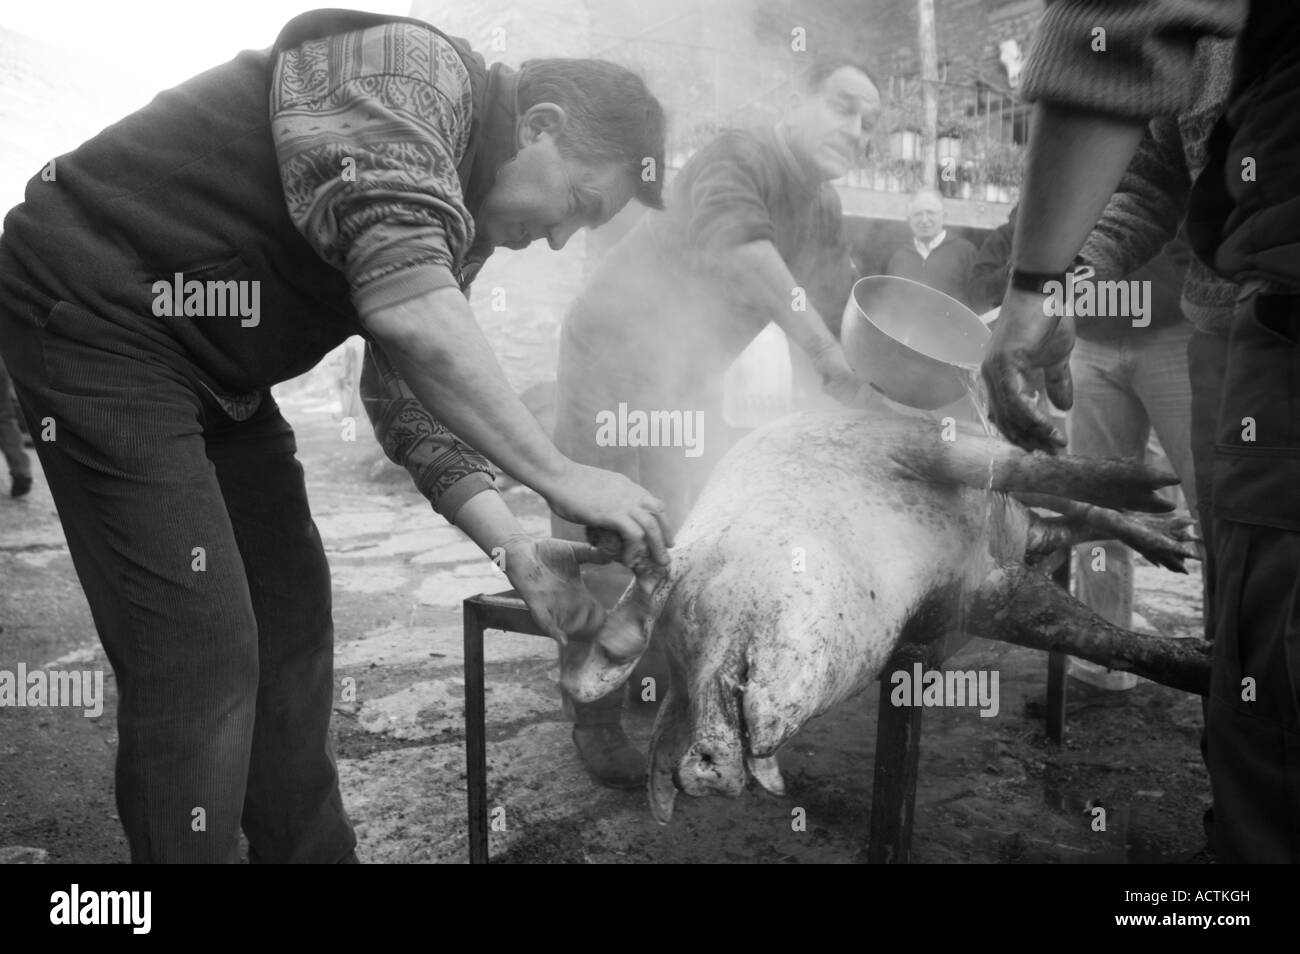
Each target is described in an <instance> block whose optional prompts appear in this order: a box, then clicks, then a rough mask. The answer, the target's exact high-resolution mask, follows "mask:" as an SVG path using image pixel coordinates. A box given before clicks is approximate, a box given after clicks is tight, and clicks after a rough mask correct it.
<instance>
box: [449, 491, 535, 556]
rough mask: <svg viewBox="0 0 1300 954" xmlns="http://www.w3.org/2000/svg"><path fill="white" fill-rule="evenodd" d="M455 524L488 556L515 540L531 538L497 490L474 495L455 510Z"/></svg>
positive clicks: (453, 519)
mask: <svg viewBox="0 0 1300 954" xmlns="http://www.w3.org/2000/svg"><path fill="white" fill-rule="evenodd" d="M452 522H453V523H455V524H456V526H457V527H458V528H460V530H461V532H462V533H464V534H465V536H467V537H469V538H470V539H471V540H473V541H474V542H475V543H476V544H478V548H479V549H480V550H482V551H483V552H484V553H486V554H487V555H488V556H494V555H495V554H493V552H492V551H493V550H495V549H496V548H497V547H501V546H505V545H506V543H507V542H509V541H512V540H520V539H526V538H528V537H529V535H528V534H527V533H525V532H524V529H523V527H522V526H520V524H519V519H518V518H517V517H516V516H515V515H514V513H513V512H511V510H510V508H509V507H507V506H506V502H505V501H504V500H502V499H501V495H500V494H499V493H497V492H496V491H495V490H485V491H483V492H482V493H478V494H475V495H474V496H473V497H470V498H469V500H467V501H465V503H464V504H463V505H462V506H461V507H460V508H459V509H458V510H457V511H456V515H455V517H453V518H452Z"/></svg>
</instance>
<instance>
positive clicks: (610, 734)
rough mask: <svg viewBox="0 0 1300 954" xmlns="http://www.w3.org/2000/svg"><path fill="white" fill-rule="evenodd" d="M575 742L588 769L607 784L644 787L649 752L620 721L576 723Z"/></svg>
mask: <svg viewBox="0 0 1300 954" xmlns="http://www.w3.org/2000/svg"><path fill="white" fill-rule="evenodd" d="M573 744H574V745H576V746H577V747H578V755H579V756H580V757H581V758H582V764H583V765H585V766H586V768H587V772H588V773H589V774H590V775H591V777H592V778H594V779H595V780H596V781H597V782H599V783H600V784H601V785H604V786H606V787H607V788H624V789H632V788H640V787H641V786H642V785H644V784H645V779H646V774H645V756H644V755H643V754H641V753H640V752H638V751H637V750H636V749H635V748H634V747H633V746H632V743H631V742H629V741H628V738H627V734H626V733H625V732H624V731H623V726H622V725H620V724H619V723H617V722H595V723H590V724H586V725H584V724H583V723H581V722H580V723H578V724H577V725H575V726H574V727H573Z"/></svg>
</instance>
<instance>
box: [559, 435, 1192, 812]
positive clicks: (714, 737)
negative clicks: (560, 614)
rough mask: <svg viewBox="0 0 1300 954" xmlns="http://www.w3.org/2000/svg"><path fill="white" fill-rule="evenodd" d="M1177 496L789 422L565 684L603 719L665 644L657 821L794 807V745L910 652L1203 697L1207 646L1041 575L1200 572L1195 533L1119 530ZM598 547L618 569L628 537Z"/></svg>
mask: <svg viewBox="0 0 1300 954" xmlns="http://www.w3.org/2000/svg"><path fill="white" fill-rule="evenodd" d="M945 424H946V426H945ZM1174 482H1175V478H1174V476H1173V475H1172V474H1168V473H1160V472H1156V471H1154V470H1152V469H1150V468H1147V467H1145V466H1143V465H1139V464H1136V463H1134V462H1132V461H1118V460H1099V459H1085V458H1076V457H1068V456H1060V457H1052V456H1047V455H1043V454H1028V453H1025V452H1024V451H1021V450H1020V449H1018V448H1015V447H1013V446H1012V445H1010V444H1008V443H1007V442H1005V441H1003V440H1001V439H999V438H995V437H990V436H986V435H984V434H982V433H979V432H977V431H973V430H955V431H954V430H953V427H952V424H951V422H937V421H936V422H931V421H928V420H918V419H915V418H905V417H901V416H898V415H892V414H889V413H888V412H862V411H852V410H834V411H817V412H807V413H803V414H795V415H790V416H788V417H785V418H782V419H781V420H778V421H775V422H773V423H771V424H769V425H767V426H765V427H763V428H760V429H758V430H756V431H754V432H753V433H751V434H749V435H747V436H746V437H745V438H744V439H743V440H742V441H740V442H739V443H737V445H736V446H735V447H734V448H732V450H731V451H730V452H729V453H728V454H727V455H726V457H724V458H723V460H722V461H720V462H719V464H718V466H717V468H716V470H715V471H714V473H713V475H712V477H711V478H710V481H709V483H708V485H707V486H706V488H705V490H704V491H703V493H702V494H701V496H700V498H699V500H698V501H697V502H696V505H695V507H694V508H693V510H692V512H691V514H690V516H689V518H688V519H687V521H686V522H685V524H684V525H683V526H682V528H681V530H680V531H679V532H678V534H677V543H676V546H675V548H674V549H673V551H672V565H671V567H669V568H668V569H667V570H664V569H662V568H659V567H657V566H655V565H654V564H653V563H651V562H650V561H648V560H645V561H641V562H639V563H637V564H636V565H634V566H633V567H632V570H633V572H634V574H635V579H634V580H633V582H632V583H631V584H630V585H629V587H628V589H627V591H626V592H625V593H624V595H623V597H622V598H621V600H620V601H619V603H618V605H617V606H616V607H615V608H614V609H613V610H612V611H611V612H610V614H609V616H608V618H607V620H606V623H605V626H604V628H603V629H602V630H601V632H600V634H599V635H598V637H597V638H596V639H595V640H594V641H593V642H591V643H590V644H589V645H588V647H587V651H586V653H585V655H579V656H577V658H575V660H574V661H573V662H572V663H571V664H570V665H569V666H568V667H566V670H565V672H564V673H563V674H562V680H563V682H564V685H565V687H566V688H567V689H568V690H569V692H570V693H572V694H573V696H574V697H575V698H577V699H580V700H591V699H595V698H599V697H600V696H602V695H604V694H605V693H607V692H609V691H612V690H613V689H614V688H616V687H617V686H618V685H620V684H621V683H622V682H623V681H624V680H625V679H626V678H627V676H628V674H629V673H630V672H631V670H632V667H633V666H634V665H635V663H636V660H637V658H638V657H639V655H640V654H641V652H643V651H644V649H645V647H646V645H647V644H648V641H649V637H650V635H651V632H652V631H653V632H655V633H657V634H658V635H659V637H660V638H662V639H663V640H664V647H665V650H666V653H667V655H668V657H669V666H670V672H671V677H672V679H671V685H670V687H669V689H668V692H667V693H666V695H665V696H664V697H663V700H662V702H661V706H660V711H659V714H658V718H657V721H656V724H655V729H654V734H653V737H652V741H651V746H650V756H649V757H650V770H649V782H648V784H649V791H650V801H651V807H652V810H653V813H654V815H655V817H656V818H657V819H658V820H659V821H661V822H667V821H668V819H669V818H670V817H671V813H672V807H673V802H674V798H675V796H676V792H677V791H678V790H681V791H683V792H685V793H687V794H688V795H693V796H702V795H711V794H726V795H733V796H734V795H737V794H739V793H740V791H741V790H742V789H743V787H744V785H745V783H746V780H747V777H748V776H753V777H754V778H755V779H756V780H757V781H758V782H759V783H760V784H761V785H763V786H764V787H765V788H766V789H768V790H769V791H772V792H774V793H781V792H782V791H783V786H782V781H781V775H780V771H779V768H778V767H777V764H776V755H777V752H778V750H779V749H780V748H781V746H782V744H783V743H785V742H786V741H787V740H788V739H790V738H791V736H793V735H794V734H795V733H796V732H798V731H799V729H800V728H801V727H802V726H803V725H804V723H806V722H807V721H808V720H809V719H811V718H813V717H814V716H817V715H820V714H821V713H824V712H826V711H827V710H828V709H830V708H831V707H832V706H834V705H836V704H837V703H839V702H841V701H842V700H844V699H846V698H848V697H850V696H852V695H854V694H855V693H857V692H859V691H860V690H862V689H864V688H865V687H867V686H868V685H869V684H870V683H871V682H872V681H873V680H875V679H877V678H878V677H879V676H880V674H881V672H882V670H883V668H884V667H885V665H886V663H887V662H888V660H889V659H890V657H891V655H892V654H893V653H894V651H895V649H896V648H897V647H898V646H899V644H900V642H902V641H904V640H907V641H909V642H925V641H927V640H930V639H936V638H938V637H940V636H943V635H944V634H945V633H947V632H949V631H950V630H951V629H952V627H953V626H954V625H955V624H957V623H958V622H960V623H961V624H962V625H963V627H964V629H965V631H966V632H969V633H971V634H972V635H978V636H985V637H988V638H993V639H1003V640H1008V641H1011V642H1018V643H1022V644H1025V645H1030V646H1035V647H1039V648H1044V649H1064V650H1068V651H1069V652H1072V653H1074V654H1076V655H1080V656H1082V657H1084V658H1088V659H1092V660H1095V661H1098V662H1103V663H1105V664H1107V665H1111V666H1114V667H1116V668H1124V669H1129V670H1131V671H1134V672H1137V673H1139V674H1142V675H1147V676H1149V677H1150V678H1153V679H1155V680H1157V681H1160V682H1164V683H1167V684H1171V685H1175V686H1178V687H1180V688H1184V689H1188V690H1190V691H1200V692H1204V691H1205V686H1206V685H1207V684H1208V655H1207V654H1206V653H1205V651H1204V650H1203V649H1202V647H1201V646H1200V645H1197V644H1199V641H1196V640H1178V639H1162V638H1152V637H1138V636H1136V635H1135V634H1132V633H1129V632H1127V631H1124V630H1120V629H1117V628H1116V627H1113V626H1110V625H1109V624H1107V623H1106V622H1104V621H1103V620H1101V619H1100V618H1099V617H1097V616H1096V615H1095V614H1093V613H1092V612H1091V611H1090V610H1088V609H1087V608H1086V607H1085V606H1083V604H1081V603H1079V602H1078V601H1076V600H1074V599H1073V598H1072V597H1070V596H1069V595H1068V594H1067V593H1066V592H1065V591H1064V590H1062V589H1061V588H1060V587H1059V586H1056V585H1055V584H1053V583H1052V582H1051V581H1050V580H1049V579H1048V578H1047V577H1046V576H1045V575H1044V574H1043V573H1042V572H1041V571H1039V570H1035V569H1033V568H1032V567H1031V566H1030V565H1028V564H1031V563H1032V562H1033V561H1034V560H1035V559H1037V558H1041V557H1042V556H1044V555H1046V554H1048V553H1051V552H1052V551H1054V550H1056V549H1058V548H1059V547H1061V546H1064V545H1067V544H1071V543H1078V542H1083V541H1085V540H1089V539H1113V538H1117V539H1120V540H1123V541H1124V542H1126V543H1128V544H1129V545H1130V546H1132V547H1133V548H1134V549H1136V550H1138V551H1139V552H1140V553H1142V554H1143V555H1145V556H1147V557H1148V558H1149V559H1151V560H1152V561H1154V562H1156V563H1159V564H1162V565H1164V566H1167V567H1169V568H1171V569H1174V570H1179V571H1181V572H1186V570H1185V568H1184V566H1183V562H1182V561H1183V560H1184V558H1189V557H1195V556H1196V551H1195V549H1194V548H1193V547H1192V545H1191V544H1190V542H1189V538H1188V535H1187V534H1186V532H1185V531H1186V527H1185V524H1179V523H1178V522H1177V521H1174V520H1173V519H1172V518H1156V517H1145V518H1134V517H1130V516H1126V515H1124V514H1123V513H1121V512H1120V511H1122V510H1139V511H1147V512H1150V513H1159V512H1163V511H1168V510H1170V509H1172V508H1171V505H1169V504H1168V503H1167V502H1166V501H1165V500H1164V499H1163V498H1161V497H1160V496H1159V495H1158V494H1157V493H1156V492H1155V491H1156V490H1157V489H1158V488H1159V487H1162V486H1166V485H1169V484H1172V483H1174ZM1017 496H1019V497H1020V498H1021V499H1017ZM1031 506H1032V507H1035V508H1046V509H1050V510H1053V511H1055V512H1056V514H1057V515H1054V516H1043V515H1040V514H1039V513H1037V512H1035V510H1033V509H1031ZM591 536H592V539H593V541H594V542H596V543H597V544H598V545H601V546H602V547H604V546H608V547H610V548H611V549H612V551H613V552H615V553H617V552H618V543H617V538H614V539H613V540H612V541H611V540H609V539H608V538H604V539H602V537H601V534H600V533H599V532H596V533H592V534H591ZM1189 644H1193V645H1189Z"/></svg>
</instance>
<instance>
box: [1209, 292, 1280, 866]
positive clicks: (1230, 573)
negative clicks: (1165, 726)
mask: <svg viewBox="0 0 1300 954" xmlns="http://www.w3.org/2000/svg"><path fill="white" fill-rule="evenodd" d="M1297 401H1300V298H1289V299H1287V298H1278V297H1267V298H1266V297H1265V296H1255V297H1253V298H1250V299H1247V300H1246V301H1245V302H1243V303H1242V305H1241V306H1240V307H1239V308H1238V312H1237V315H1236V316H1235V318H1234V322H1233V328H1232V334H1231V337H1230V338H1229V343H1228V352H1227V366H1226V373H1225V378H1224V386H1223V394H1222V403H1221V407H1220V413H1219V430H1218V439H1217V445H1216V450H1215V462H1214V471H1213V488H1212V494H1213V501H1214V515H1215V518H1214V526H1213V532H1212V536H1213V541H1214V558H1215V585H1214V591H1213V601H1214V664H1213V670H1212V675H1211V684H1210V697H1209V706H1208V719H1207V727H1206V732H1207V738H1208V761H1209V767H1210V783H1211V786H1212V788H1213V792H1214V849H1215V855H1216V856H1217V858H1218V860H1219V861H1220V862H1225V863H1242V862H1284V863H1285V862H1289V863H1296V862H1300V492H1298V491H1297V483H1300V479H1298V475H1300V418H1297V417H1296V415H1295V414H1294V413H1293V408H1294V407H1295V406H1296V404H1297ZM1248 427H1249V430H1247V428H1248ZM1246 434H1249V435H1250V439H1248V438H1247V437H1246V436H1245V435H1246Z"/></svg>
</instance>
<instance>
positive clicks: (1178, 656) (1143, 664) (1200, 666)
mask: <svg viewBox="0 0 1300 954" xmlns="http://www.w3.org/2000/svg"><path fill="white" fill-rule="evenodd" d="M967 621H968V631H969V632H970V633H971V635H974V636H982V637H984V638H985V639H997V640H1001V641H1002V642H1007V643H1015V644H1016V645H1018V646H1028V647H1030V648H1032V649H1043V650H1054V651H1057V652H1064V653H1069V654H1070V655H1071V656H1078V657H1080V658H1082V659H1087V660H1090V661H1092V662H1095V663H1099V664H1100V665H1103V666H1107V667H1109V668H1111V669H1120V670H1123V671H1125V672H1132V673H1136V674H1137V675H1139V676H1145V677H1146V678H1147V679H1150V680H1152V681H1153V682H1158V683H1160V684H1162V685H1165V686H1172V687H1173V688H1175V689H1182V690H1183V691H1185V692H1194V693H1199V694H1201V695H1204V694H1205V693H1206V692H1207V691H1208V690H1209V687H1210V651H1209V646H1208V644H1206V643H1205V642H1204V641H1202V640H1199V639H1171V638H1168V637H1161V636H1144V635H1141V634H1138V633H1134V632H1131V631H1129V630H1127V629H1120V628H1119V627H1118V626H1113V625H1111V624H1110V623H1108V622H1106V621H1105V620H1104V619H1102V618H1101V617H1100V616H1098V615H1097V614H1096V613H1094V612H1093V611H1092V610H1090V609H1088V607H1086V606H1084V605H1083V604H1082V603H1080V602H1079V601H1078V600H1076V599H1074V598H1073V597H1072V596H1070V595H1069V594H1068V593H1067V592H1066V591H1065V590H1064V589H1062V588H1061V587H1060V586H1057V585H1056V584H1055V583H1053V582H1052V581H1051V580H1049V579H1048V578H1047V577H1045V576H1043V575H1042V574H1041V573H1039V572H1037V571H1035V570H1032V569H1030V568H1028V567H1025V566H1019V565H1009V566H1003V567H999V568H998V569H996V570H994V571H993V572H992V573H991V574H990V575H989V577H988V579H987V580H986V581H985V583H984V584H983V585H982V586H980V587H979V589H978V590H976V591H975V594H974V599H973V602H972V606H971V609H970V613H969V614H968V616H967Z"/></svg>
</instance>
